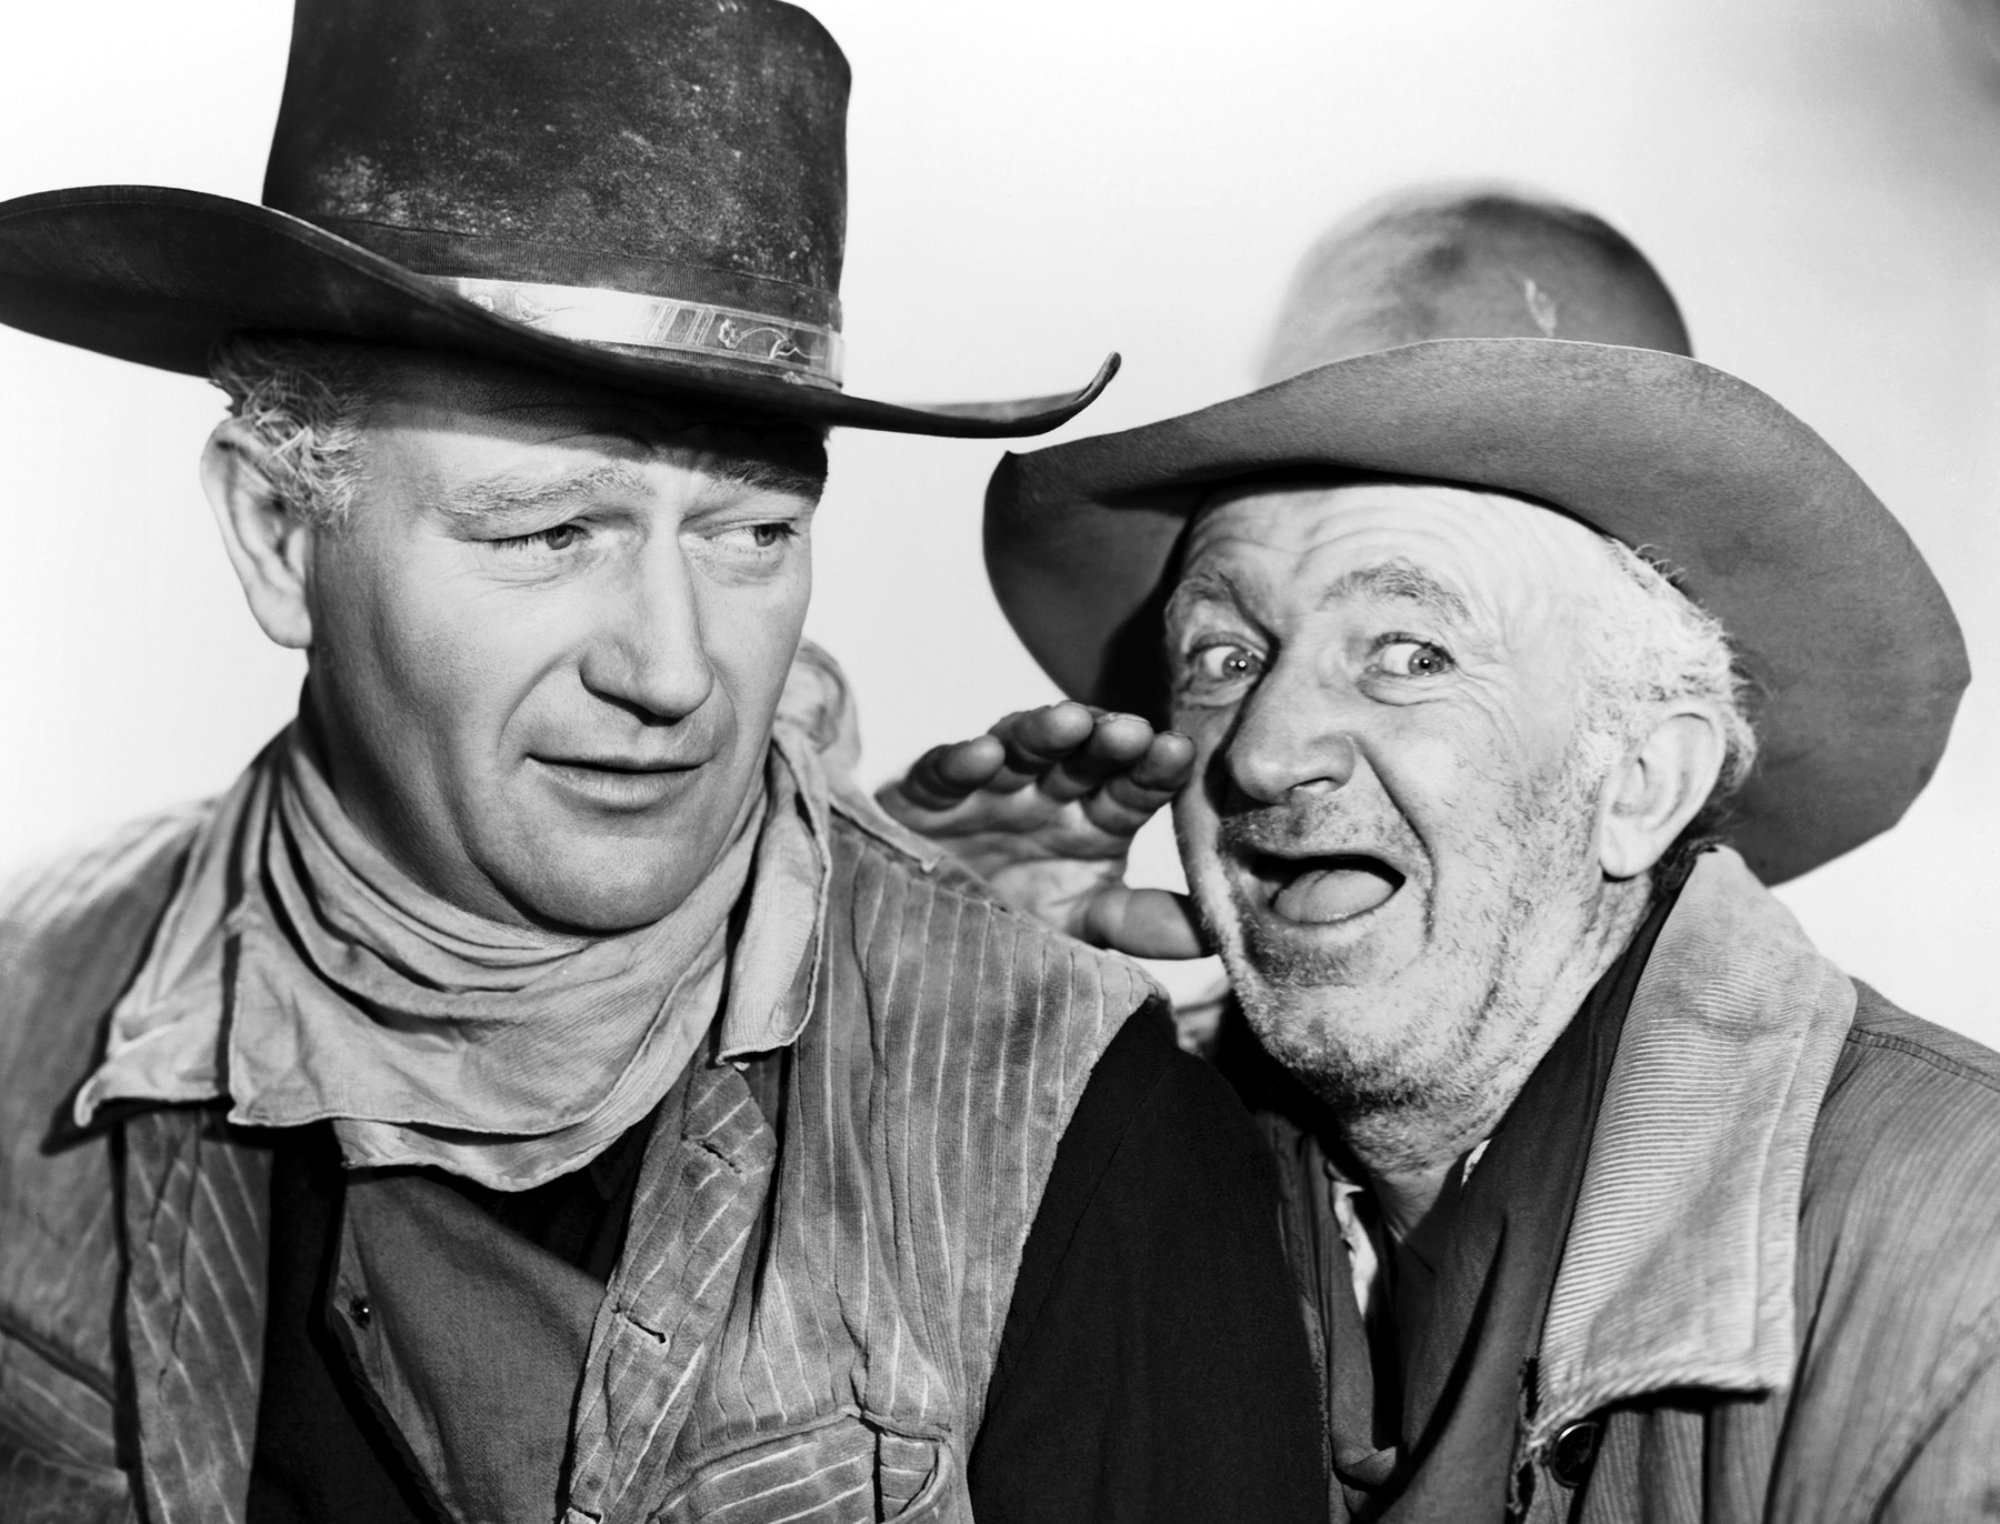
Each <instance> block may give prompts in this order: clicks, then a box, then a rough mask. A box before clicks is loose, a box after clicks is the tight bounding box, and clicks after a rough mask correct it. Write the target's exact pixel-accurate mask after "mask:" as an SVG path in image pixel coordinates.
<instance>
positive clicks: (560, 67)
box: [0, 0, 1117, 437]
mask: <svg viewBox="0 0 2000 1524" xmlns="http://www.w3.org/2000/svg"><path fill="white" fill-rule="evenodd" d="M847 90H848V73H847V64H846V60H845V59H844V58H843V57H842V56H841V53H840V50H839V48H838V46H837V45H836V44H835V43H834V41H833V39H832V38H831V37H829V36H828V35H827V34H826V32H825V31H824V29H822V28H821V27H820V25H819V23H818V22H816V21H815V20H813V18H812V17H810V16H809V15H807V14H806V13H805V12H803V11H800V10H797V9H796V8H794V7H792V6H789V5H784V4H780V3H778V0H732V3H731V4H729V5H726V6H722V5H716V4H713V3H702V0H594V3H593V4H591V5H588V6H555V5H546V4H524V3H519V0H300V3H299V4H298V7H297V11H296V16H295V22H294V30H293V38H292V51H291V61H290V66H289V68H288V70H287V74H286V82H285V94H284V99H283V103H282V105H281V107H280V110H279V117H278V124H277V128H276V131H275V134H274V137H273V142H272V150H271V159H270V166H269V170H268V172H267V175H266V178H265V185H264V198H263V200H264V204H262V205H253V204H251V203H247V202H241V201H234V200H230V199H227V198H224V197H220V196H211V195H204V194H200V193H197V192H193V191H187V190H177V189H171V188H165V187H154V186H115V185H114V186H97V187H90V188H84V189H74V190H61V191H53V192H48V193H44V194H40V195H31V196H25V197H20V198H17V199H15V200H12V201H7V202H4V203H0V322H4V323H7V324H9V325H11V326H13V327H15V328H20V329H24V330H26V331H27V332H30V333H35V334H40V335H42V336H44V337H46V338H51V339H56V340H59V341H61V342H63V343H67V344H74V345H79V346H81V347H83V348H86V349H93V350H97V351H99V352H101V353H104V354H108V355H115V356H117V357H118V358H120V359H126V360H133V361H137V362H138V363H140V364H143V365H152V366H159V367H161V368H164V369H167V370H175V371H184V372H189V373H193V374H202V373H204V372H205V371H206V369H207V366H208V362H209V357H210V355H211V353H212V352H213V351H214V349H215V346H216V345H217V344H218V342H220V341H221V340H223V339H226V338H227V337H229V336H230V335H232V334H235V333H240V332H246V331H270V332H283V333H293V334H305V335H316V336H322V337H328V338H337V339H350V340H360V341H365V342H371V343H382V344H393V345H404V346H412V347H417V348H425V349H440V350H448V351H451V352H455V353H460V354H467V355H472V356H477V357H482V358H487V359H493V360H501V361H508V362H513V363H518V364H523V365H530V366H534V367H537V368H540V369H544V370H549V371H554V372H556V373H559V374H561V375H564V376H568V377H572V378H574V379H576V380H578V381H583V382H591V383H596V384H599V385H604V386H611V387H617V388H621V389H625V390H631V391H638V392H642V393H646V394H650V395H659V396H662V397H666V398H671V399H677V400H682V401H686V402H689V403H695V404H700V405H707V406H712V407H720V408H724V409H727V410H730V411H732V412H742V413H747V414H752V415H755V414H769V415H774V416H779V417H783V418H789V419H798V420H801V421H805V422H808V423H817V424H825V425H833V424H845V425H852V426H857V427H862V428H874V429H891V430H897V431H901V432H908V433H920V434H948V435H961V436H981V437H994V436H1001V435H1018V434H1033V433H1039V432H1042V431H1044V430H1047V429H1050V428H1054V427H1055V426H1056V425H1058V424H1060V423H1062V422H1064V421H1065V420H1067V419H1069V418H1071V417H1073V416H1074V415H1075V414H1076V413H1077V412H1078V411H1079V410H1080V409H1081V408H1083V407H1084V406H1085V405H1087V404H1088V403H1089V402H1090V401H1091V400H1092V399H1093V398H1094V397H1095V396H1096V395H1097V394H1098V392H1100V391H1101V390H1102V389H1103V387H1104V384H1105V383H1106V382H1107V381H1108V380H1109V379H1110V377H1111V375H1112V373H1113V372H1114V371H1115V369H1116V364H1117V361H1116V357H1115V356H1113V357H1112V358H1111V359H1109V360H1107V361H1106V362H1105V364H1104V365H1103V366H1102V367H1101V368H1100V369H1099V370H1098V372H1097V374H1096V375H1095V376H1094V377H1093V378H1092V379H1091V380H1090V382H1089V383H1088V384H1087V385H1085V386H1083V387H1082V388H1080V389H1078V390H1076V391H1073V392H1069V393H1064V394H1061V395H1057V396H1051V397H1035V398H1028V399H1023V400H1020V401H1012V402H999V403H971V404H955V405H954V404H946V405H940V406H909V405H902V404H897V403H892V402H882V401H875V400H871V399H868V398H862V397H854V396H850V395H848V394H847V393H846V392H844V391H843V390H842V389H841V385H840V362H841V335H840V301H839V296H838V289H839V280H840V267H841V260H842V247H843V242H844V232H845V217H846V162H845V153H846V150H845V120H846V106H847ZM930 322H931V324H932V326H933V328H934V330H935V342H936V343H938V344H940V345H945V344H949V345H953V346H959V345H963V344H964V343H965V342H966V338H967V334H966V332H965V331H964V330H963V327H962V325H960V324H957V323H954V322H952V321H951V320H949V319H947V318H945V317H943V316H941V315H933V316H932V317H931V318H930Z"/></svg>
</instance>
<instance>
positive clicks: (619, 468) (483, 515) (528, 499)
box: [431, 460, 646, 523]
mask: <svg viewBox="0 0 2000 1524" xmlns="http://www.w3.org/2000/svg"><path fill="white" fill-rule="evenodd" d="M645 480H646V478H645V473H644V472H642V471H641V470H640V469H639V468H638V467H637V466H635V465H633V464H631V463H630V462H629V461H622V460H619V461H607V462H606V463H605V464H603V465H601V466H593V467H591V468H590V469H589V470H588V471H577V472H573V473H571V474H570V475H568V476H558V477H555V478H554V479H553V480H549V481H538V482H527V483H524V482H522V481H521V480H520V479H519V478H518V477H510V476H504V475H503V476H489V477H486V478H485V479H484V480H481V481H475V482H464V483H461V484H460V485H458V486H456V487H453V488H451V489H450V490H449V491H446V492H443V493H440V494H439V495H438V496H437V497H435V498H433V499H432V500H431V506H432V507H434V508H435V509H437V511H438V512H440V513H442V514H443V515H444V516H445V517H446V518H452V519H458V520H460V521H462V522H465V523H479V522H481V521H482V520H485V519H492V518H501V517H506V516H514V515H520V516H527V515H531V514H535V513H540V512H544V511H546V510H547V509H549V508H553V507H555V506H557V505H558V504H561V503H567V502H572V501H574V500H575V499H577V498H579V497H587V496H589V495H590V494H592V493H595V492H636V491H639V490H640V489H641V488H643V487H644V486H645Z"/></svg>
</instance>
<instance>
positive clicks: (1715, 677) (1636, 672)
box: [1583, 536, 1757, 872]
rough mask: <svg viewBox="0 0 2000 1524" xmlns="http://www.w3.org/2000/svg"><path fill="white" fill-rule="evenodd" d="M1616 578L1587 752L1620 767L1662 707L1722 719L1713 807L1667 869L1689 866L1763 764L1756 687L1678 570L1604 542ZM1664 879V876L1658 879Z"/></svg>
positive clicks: (1599, 631)
mask: <svg viewBox="0 0 2000 1524" xmlns="http://www.w3.org/2000/svg"><path fill="white" fill-rule="evenodd" d="M1599 543H1600V544H1601V545H1602V546H1603V548H1604V554H1605V564H1606V568H1607V570H1608V571H1609V572H1610V573H1611V575H1610V576H1608V577H1606V578H1604V579H1603V581H1602V585H1601V592H1600V594H1599V597H1598V600H1597V601H1598V603H1599V607H1598V609H1597V610H1596V611H1595V612H1596V614H1597V616H1598V617H1597V619H1596V621H1595V624H1596V629H1595V630H1594V631H1593V635H1594V640H1593V642H1592V645H1591V650H1590V663H1591V665H1590V669H1589V681H1590V689H1591V695H1590V700H1589V708H1588V710H1587V714H1586V719H1585V735H1586V739H1585V741H1584V743H1583V744H1584V746H1585V748H1586V749H1587V754H1588V756H1589V760H1590V762H1591V764H1592V765H1594V766H1595V765H1598V764H1601V767H1600V769H1599V770H1600V774H1601V772H1602V770H1604V769H1608V768H1610V767H1611V766H1613V765H1615V764H1616V763H1617V762H1618V761H1619V760H1621V759H1622V758H1623V756H1624V755H1625V753H1626V751H1627V750H1628V749H1629V748H1630V747H1631V746H1632V745H1633V743H1634V742H1636V741H1638V740H1639V739H1640V737H1641V736H1643V735H1644V734H1645V732H1646V729H1647V727H1648V724H1649V722H1650V719H1651V716H1652V715H1653V714H1654V713H1655V712H1656V710H1657V707H1658V706H1659V705H1661V704H1666V703H1671V702H1673V701H1675V700H1677V699H1705V700H1707V701H1708V702H1709V703H1711V704H1713V705H1714V706H1715V708H1716V711H1717V713H1718V714H1719V715H1720V717H1721V720H1722V740H1723V755H1722V768H1721V771H1720V772H1719V773H1718V775H1717V777H1716V781H1715V787H1714V788H1713V789H1712V790H1711V791H1710V792H1709V796H1708V800H1707V802H1706V803H1705V804H1704V805H1703V806H1702V808H1701V810H1700V811H1699V812H1698V813H1697V814H1696V815H1695V818H1694V819H1693V821H1691V822H1690V823H1689V825H1688V827H1687V829H1686V830H1685V831H1683V832H1682V833H1681V837H1680V839H1679V840H1678V841H1677V842H1676V843H1675V844H1674V847H1673V848H1672V849H1670V850H1669V852H1668V853H1667V854H1666V856H1665V857H1664V858H1663V859H1662V861H1661V869H1668V868H1670V867H1672V866H1675V865H1678V864H1679V863H1681V862H1684V861H1685V860H1686V859H1687V858H1688V857H1690V856H1692V854H1693V853H1694V852H1695V851H1698V850H1699V849H1700V847H1701V846H1702V845H1703V844H1705V843H1706V842H1707V841H1708V840H1710V839H1712V838H1713V837H1714V836H1715V835H1716V834H1717V833H1718V830H1719V828H1720V827H1721V825H1722V823H1723V822H1724V820H1725V819H1726V818H1727V815H1728V810H1729V804H1730V801H1731V800H1732V798H1733V797H1734V796H1735V794H1736V793H1737V791H1738V790H1739V789H1741V788H1742V786H1743V784H1744V781H1745V780H1746V779H1747V778H1748V777H1749V776H1750V770H1751V768H1752V767H1754V766H1755V765H1756V761H1757V732H1756V729H1755V728H1754V727H1753V726H1752V724H1751V722H1750V716H1749V713H1748V698H1749V694H1750V684H1749V682H1748V680H1747V679H1746V678H1745V677H1744V675H1743V672H1742V669H1741V668H1740V667H1739V665H1738V664H1737V661H1736V654H1735V652H1734V651H1733V650H1731V648H1730V645H1729V635H1728V632H1727V631H1726V630H1724V629H1723V627H1722V621H1721V620H1719V619H1717V618H1716V617H1715V616H1714V615H1713V614H1710V613H1709V612H1708V611H1707V610H1705V609H1703V608H1701V607H1700V606H1698V605H1697V604H1696V603H1695V602H1694V601H1693V600H1692V599H1691V598H1689V597H1688V596H1687V595H1686V594H1685V593H1683V592H1682V591H1681V590H1680V589H1679V588H1678V587H1677V586H1676V585H1675V577H1674V572H1673V569H1672V568H1671V567H1670V566H1668V565H1667V564H1665V563H1664V562H1663V561H1662V560H1661V559H1660V558H1659V557H1658V556H1657V554H1656V553H1654V552H1653V551H1651V550H1650V549H1649V548H1648V547H1643V546H1642V547H1640V548H1639V549H1637V550H1634V549H1633V548H1631V547H1630V546H1628V545H1625V544H1622V543H1621V542H1619V541H1617V540H1614V539H1612V538H1610V537H1609V536H1600V537H1599ZM1657 871H1660V870H1656V872H1657Z"/></svg>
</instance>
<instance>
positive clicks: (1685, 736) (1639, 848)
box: [1597, 703, 1725, 879]
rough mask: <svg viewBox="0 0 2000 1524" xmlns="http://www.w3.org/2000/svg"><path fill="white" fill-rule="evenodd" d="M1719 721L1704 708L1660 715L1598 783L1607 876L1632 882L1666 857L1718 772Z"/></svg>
mask: <svg viewBox="0 0 2000 1524" xmlns="http://www.w3.org/2000/svg"><path fill="white" fill-rule="evenodd" d="M1724 750H1725V743H1724V741H1723V731H1722V719H1721V716H1720V715H1718V714H1717V713H1716V712H1715V710H1714V709H1713V708H1712V707H1710V706H1709V705H1706V704H1697V703H1689V704H1686V705H1684V706H1681V707H1678V708H1675V709H1670V710H1667V711H1666V712H1665V713H1663V714H1662V715H1661V716H1660V718H1659V720H1658V722H1657V723H1656V724H1655V725H1654V726H1653V729H1652V730H1651V732H1649V733H1648V734H1647V735H1646V736H1645V738H1644V739H1643V740H1641V741H1640V742H1639V743H1638V744H1637V745H1636V746H1634V747H1633V748H1632V749H1631V750H1630V751H1628V752H1627V753H1626V754H1625V760H1624V761H1623V762H1621V763H1619V764H1618V766H1617V767H1616V768H1615V769H1614V770H1613V771H1612V774H1611V777H1610V779H1609V780H1608V781H1607V782H1606V784H1605V789H1604V796H1603V804H1602V807H1601V811H1600V815H1599V820H1598V826H1597V858H1598V865H1599V866H1600V867H1601V868H1602V869H1603V870H1604V875H1605V877H1607V878H1613V879H1630V878H1637V877H1638V876H1639V875H1640V874H1642V873H1644V872H1645V871H1646V870H1647V869H1649V868H1651V867H1652V866H1653V864H1654V863H1656V862H1658V861H1659V860H1660V858H1661V857H1663V856H1664V855H1665V854H1666V850H1667V848H1669V847H1671V846H1672V845H1673V844H1674V839H1675V838H1676V837H1677V836H1679V835H1680V834H1681V832H1682V831H1683V830H1685V829H1686V828H1687V823H1688V822H1689V821H1690V820H1692V819H1694V817H1695V816H1696V814H1698V813H1699V812H1700V810H1701V807H1702V806H1703V805H1704V804H1706V803H1708V796H1709V795H1710V794H1711V793H1712V792H1713V791H1714V789H1715V781H1716V779H1717V778H1718V777H1720V776H1721V774H1722V759H1723V753H1724Z"/></svg>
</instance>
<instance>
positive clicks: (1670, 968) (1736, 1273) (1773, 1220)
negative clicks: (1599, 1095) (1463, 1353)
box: [1528, 850, 1855, 1454]
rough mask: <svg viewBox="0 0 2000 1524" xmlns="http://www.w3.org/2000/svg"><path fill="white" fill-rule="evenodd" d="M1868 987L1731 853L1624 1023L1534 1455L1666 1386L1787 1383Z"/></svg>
mask: <svg viewBox="0 0 2000 1524" xmlns="http://www.w3.org/2000/svg"><path fill="white" fill-rule="evenodd" d="M1854 1002H1855V994H1854V986H1853V984H1852V983H1851V982H1850V981H1849V980H1848V978H1847V977H1846V976H1845V975H1844V974H1842V973H1841V972H1840V970H1839V969H1838V968H1836V967H1835V966H1834V965H1833V964H1832V963H1830V962H1828V961H1827V960H1826V959H1825V958H1823V957H1821V956H1820V954H1819V953H1818V952H1817V951H1816V950H1815V949H1814V948H1813V946H1812V944H1811V943H1810V942H1809V941H1807V940H1806V937H1805V933H1804V932H1803V931H1801V930H1800V929H1799V925H1798V923H1797V922H1796V921H1795V920H1793V918H1792V916H1791V913H1790V912H1789V911H1787V910H1786V909H1785V908H1784V906H1782V905H1781V904H1779V903H1778V901H1777V900H1776V899H1775V898H1773V897H1772V895H1771V894H1770V892H1769V891H1768V890H1766V889H1765V888H1764V886H1763V885H1762V884H1760V883H1759V882H1758V881H1757V879H1756V878H1755V877H1754V876H1753V875H1752V874H1751V872H1750V870H1749V869H1748V868H1747V867H1746V866H1745V865H1744V862H1743V859H1742V858H1740V857H1738V856H1737V855H1736V854H1735V853H1734V852H1730V851H1727V850H1723V851H1717V852H1712V853H1709V854H1708V855H1706V856H1704V857H1703V858H1702V859H1701V861H1700V862H1699V863H1698V864H1697V866H1696V868H1695V870H1694V872H1693V874H1692V875H1691V876H1690V878H1689V879H1688V882H1687V886H1686V888H1684V889H1683V890H1682V892H1681V896H1680V900H1679V901H1678V903H1677V904H1676V905H1675V907H1674V910H1673V913H1672V914H1671V916H1670V917H1669V918H1668V920H1667V924H1666V926H1665V928H1664V929H1663V930H1662V931H1661V933H1660V939H1659V942H1658V943H1657V944H1656V946H1655V947H1654V949H1653V955H1652V957H1651V959H1649V960H1648V962H1647V965H1646V972H1645V974H1644V976H1643V977H1642V978H1641V980H1640V983H1639V989H1638V992H1637V994H1636V995H1635V997H1634V998H1633V1002H1632V1008H1631V1011H1630V1014H1629V1015H1628V1016H1627V1018H1626V1022H1625V1032H1624V1036H1623V1039H1622V1040H1621V1042H1620V1044H1619V1049H1618V1056H1617V1059H1616V1061H1615V1062H1614V1064H1613V1066H1612V1071H1611V1079H1610V1083H1609V1086H1608V1088H1607V1090H1606V1092H1605V1097H1604V1105H1603V1108H1602V1110H1601V1111H1600V1113H1599V1116H1598V1122H1597V1132H1596V1135H1595V1137H1594V1138H1593V1140H1592V1144H1591V1153H1590V1162H1589V1165H1588V1166H1587V1168H1586V1170H1585V1173H1584V1180H1583V1187H1582V1191H1581V1194H1580V1195H1579V1197H1578V1199H1577V1208H1576V1214H1575V1217H1574V1219H1573V1221H1572V1224H1571V1227H1570V1233H1569V1239H1568V1242H1567V1244H1566V1246H1565V1248H1564V1252H1563V1260H1562V1267H1561V1269H1560V1270H1559V1271H1558V1273H1557V1277H1556V1285H1555V1291H1554V1294H1553V1296H1552V1298H1551V1300H1550V1304H1549V1313H1548V1320H1547V1323H1546V1325H1545V1328H1544V1332H1543V1337H1542V1347H1541V1360H1540V1380H1539V1399H1538V1401H1537V1403H1536V1411H1535V1416H1534V1420H1533V1422H1532V1424H1531V1425H1530V1427H1529V1432H1528V1442H1529V1445H1530V1447H1531V1448H1532V1449H1533V1450H1534V1452H1535V1453H1537V1454H1541V1453H1544V1452H1546V1450H1547V1448H1548V1446H1549V1444H1550V1442H1551V1440H1552V1439H1553V1437H1554V1436H1555V1435H1556V1434H1557V1433H1559V1432H1560V1431H1561V1430H1562V1429H1563V1428H1564V1427H1565V1426H1566V1425H1568V1424H1570V1423H1572V1422H1574V1421H1575V1420H1577V1419H1579V1418H1582V1417H1584V1416H1585V1415H1586V1414H1589V1413H1592V1412H1595V1411H1597V1410H1598V1409H1600V1408H1603V1407H1605V1406H1607V1405H1609V1404H1610V1403H1613V1402H1617V1401H1622V1400H1626V1399H1630V1398H1632V1397H1636V1396H1639V1395H1641V1394H1643V1393H1647V1392H1654V1391H1660V1390H1663V1389H1666V1388H1670V1387H1707V1388H1711V1389H1719V1390H1725V1391H1737V1392H1755V1391H1766V1390H1772V1389H1775V1388H1778V1387H1782V1386H1784V1385H1786V1384H1787V1383H1788V1382H1789V1381H1790V1380H1791V1374H1792V1365H1793V1362H1794V1359H1795V1348H1796V1330H1795V1327H1794V1324H1795V1316H1794V1308H1793V1266H1794V1262H1795V1260H1796V1257H1797V1248H1798V1224H1799V1199H1800V1191H1801V1188H1802V1185H1803V1181H1804V1176H1805V1164H1806V1148H1807V1145H1808V1143H1809V1142H1810V1140H1811V1137H1812V1130H1813V1124H1814V1122H1815V1121H1816V1120H1817V1118H1818V1115H1819V1108H1820V1102H1821V1099H1822V1097H1823V1096H1824V1095H1825V1093H1826V1087H1827V1083H1828V1081H1829V1079H1830V1078H1831V1076H1832V1073H1833V1066H1834V1062H1835V1060H1836V1059H1837V1058H1838V1057H1839V1055H1840V1050H1841V1045H1842V1043H1843V1042H1844V1041H1845V1040H1846V1037H1847V1029H1848V1026H1849V1023H1850V1022H1851V1021H1852V1019H1853V1016H1854Z"/></svg>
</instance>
